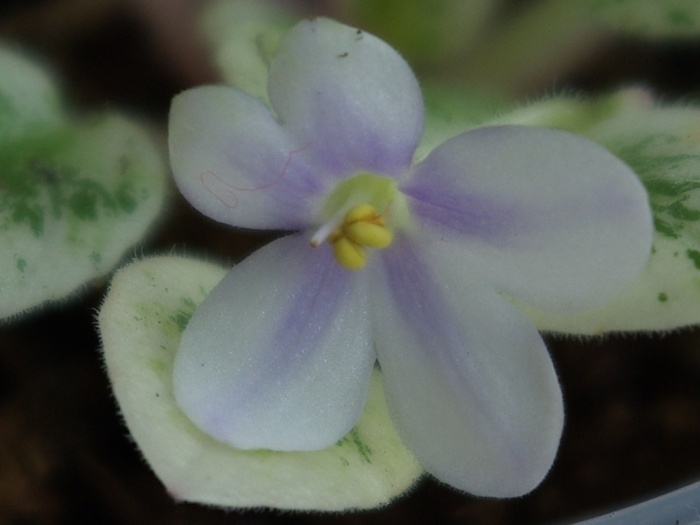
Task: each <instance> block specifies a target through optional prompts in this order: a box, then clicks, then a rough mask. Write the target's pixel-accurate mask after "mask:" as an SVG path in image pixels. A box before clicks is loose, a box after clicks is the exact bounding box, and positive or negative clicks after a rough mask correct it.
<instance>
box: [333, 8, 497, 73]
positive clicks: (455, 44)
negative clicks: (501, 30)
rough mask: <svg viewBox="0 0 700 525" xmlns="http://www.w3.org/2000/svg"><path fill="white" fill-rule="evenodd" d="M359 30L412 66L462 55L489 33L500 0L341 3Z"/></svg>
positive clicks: (431, 63) (444, 60) (433, 63)
mask: <svg viewBox="0 0 700 525" xmlns="http://www.w3.org/2000/svg"><path fill="white" fill-rule="evenodd" d="M340 3H341V4H345V5H344V8H345V9H346V10H347V11H348V12H350V13H351V14H352V17H353V20H354V21H355V23H356V24H357V25H358V26H359V27H362V28H363V29H365V30H366V31H369V32H370V33H373V34H376V35H378V36H379V37H380V38H382V39H383V40H385V41H386V42H388V43H389V44H390V45H391V46H392V47H394V48H395V49H397V50H398V51H399V52H400V53H401V54H402V55H404V56H405V57H406V59H407V60H408V61H409V62H410V63H411V64H412V65H414V66H426V67H430V66H433V67H434V66H435V63H436V62H443V63H445V62H447V63H448V64H449V62H448V61H450V60H454V59H455V58H456V57H460V56H461V55H463V54H464V53H465V52H466V51H467V50H468V49H469V47H470V46H471V45H472V44H473V43H474V42H475V41H476V40H477V39H478V38H479V37H480V36H482V35H484V34H485V33H487V32H488V30H489V29H491V21H492V19H493V18H495V15H496V14H498V11H499V8H500V7H501V2H500V0H472V1H469V2H464V1H463V0H432V1H430V2H407V1H406V0H341V2H340Z"/></svg>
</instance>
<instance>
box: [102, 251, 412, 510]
mask: <svg viewBox="0 0 700 525" xmlns="http://www.w3.org/2000/svg"><path fill="white" fill-rule="evenodd" d="M225 273H226V270H225V269H223V268H221V267H219V266H214V265H212V264H209V263H203V262H200V261H196V260H192V259H185V258H177V257H159V258H153V259H146V260H142V261H138V262H135V263H133V264H131V265H130V266H127V267H125V268H123V269H122V270H120V271H119V272H118V273H117V274H116V276H115V277H114V280H113V282H112V285H111V288H110V291H109V294H108V295H107V298H106V299H105V302H104V305H103V307H102V309H101V311H100V314H99V329H100V333H101V337H102V343H103V347H104V357H105V361H106V364H107V371H108V374H109V377H110V379H111V381H112V386H113V388H114V392H115V395H116V398H117V401H118V402H119V405H120V407H121V410H122V413H123V415H124V419H125V421H126V425H127V426H128V427H129V430H130V432H131V435H132V436H133V438H134V440H135V441H136V443H137V444H138V446H139V447H140V449H141V451H142V452H143V455H144V456H145V458H146V460H147V461H148V463H149V464H150V465H151V467H152V468H153V470H154V472H155V473H156V475H157V476H158V477H159V478H160V480H161V481H162V482H163V484H164V485H165V486H166V487H167V489H168V491H169V492H170V493H171V494H172V495H173V496H174V497H176V498H177V499H178V500H184V501H191V502H197V503H204V504H211V505H219V506H223V507H260V506H264V507H276V508H282V509H308V510H331V511H339V510H347V509H366V508H371V507H376V506H379V505H383V504H386V503H387V502H388V501H389V500H391V499H392V498H394V497H396V496H398V495H400V494H402V493H403V492H405V491H406V490H408V489H409V488H410V487H411V486H412V485H413V484H414V483H415V481H416V480H417V478H418V477H419V476H420V475H421V473H422V471H421V469H420V467H419V466H418V465H417V464H416V462H415V460H414V459H413V457H412V456H411V454H410V453H409V452H408V451H407V450H406V449H405V448H404V447H403V445H402V444H401V442H400V440H399V438H398V436H397V435H396V432H395V430H394V427H393V425H392V423H391V421H390V419H389V414H388V412H387V408H386V404H385V401H384V397H383V393H382V382H381V375H380V373H379V372H375V375H374V377H373V379H372V384H371V388H370V393H369V399H368V401H367V405H366V407H365V410H364V413H363V415H362V418H361V419H360V421H359V422H358V424H357V425H356V427H355V428H354V429H353V430H352V431H351V432H350V433H349V434H348V435H347V436H345V437H344V438H343V439H341V440H340V441H339V442H338V443H337V444H336V445H335V446H333V447H331V448H328V449H325V450H321V451H318V452H274V451H269V450H255V451H244V450H238V449H235V448H232V447H230V446H227V445H224V444H222V443H220V442H218V441H215V440H214V439H212V438H210V437H209V436H208V435H206V434H204V433H202V432H201V431H200V430H199V429H198V428H196V427H195V426H194V425H193V424H192V423H191V422H190V421H189V419H188V418H187V417H186V416H185V415H184V413H183V412H182V411H181V410H180V409H179V407H178V406H177V404H176V402H175V399H174V397H173V392H172V382H171V376H172V368H173V360H174V357H175V353H176V352H177V348H178V344H179V340H180V335H181V333H182V331H183V330H184V328H185V326H186V325H187V322H188V320H189V318H190V316H191V314H192V312H193V311H194V309H195V308H196V307H197V305H198V304H199V303H200V302H201V301H202V300H203V299H204V297H205V296H206V295H207V294H208V293H209V291H210V290H211V289H212V288H213V287H214V286H215V285H216V284H217V283H218V282H219V280H221V278H222V277H223V276H224V275H225ZM232 343H234V342H232ZM231 349H232V351H235V345H234V344H232V347H231Z"/></svg>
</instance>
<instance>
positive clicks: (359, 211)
mask: <svg viewBox="0 0 700 525" xmlns="http://www.w3.org/2000/svg"><path fill="white" fill-rule="evenodd" d="M393 238H394V235H393V233H392V232H391V230H389V229H388V228H387V227H386V226H385V225H384V218H383V217H382V216H381V215H379V214H378V213H377V211H376V210H375V209H374V207H373V206H371V205H369V204H360V205H358V206H355V207H354V208H352V209H350V210H349V211H348V212H347V213H346V214H345V217H344V218H343V222H342V223H341V224H340V225H339V226H338V227H337V228H336V229H335V230H333V232H332V233H331V234H330V235H329V236H328V242H329V243H330V244H331V245H333V254H334V256H335V259H336V261H338V264H340V265H341V266H342V267H343V268H346V269H348V270H359V269H360V268H363V267H364V266H365V263H366V262H367V251H366V250H365V247H368V248H376V249H381V248H386V247H387V246H389V245H390V244H391V241H392V240H393Z"/></svg>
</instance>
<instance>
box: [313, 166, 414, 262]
mask: <svg viewBox="0 0 700 525" xmlns="http://www.w3.org/2000/svg"><path fill="white" fill-rule="evenodd" d="M319 215H320V217H319V218H320V221H319V222H321V224H322V226H321V227H320V228H319V229H318V230H317V231H316V233H315V234H314V235H313V237H312V238H311V246H313V247H317V246H320V245H321V244H322V243H323V242H324V241H328V243H329V244H330V245H331V246H332V248H333V255H334V256H335V260H336V261H337V262H338V264H340V265H341V266H342V267H343V268H346V269H348V270H359V269H360V268H363V267H364V266H365V264H366V263H367V257H368V252H367V249H368V248H373V249H383V248H386V247H387V246H389V245H390V244H391V241H392V240H393V239H394V233H393V229H391V228H389V224H391V226H392V227H393V228H396V227H397V226H402V225H404V224H405V223H406V222H407V207H406V203H405V197H404V196H403V194H402V193H401V192H400V191H399V190H398V188H397V186H396V182H395V181H393V180H392V179H388V178H385V177H379V176H377V175H373V174H370V173H360V174H358V175H355V176H354V177H351V178H349V179H347V180H344V181H343V182H340V183H339V184H338V185H337V186H336V187H335V188H334V189H333V191H331V192H330V193H329V194H328V197H327V198H326V199H325V201H324V203H323V207H322V208H321V210H320V213H319Z"/></svg>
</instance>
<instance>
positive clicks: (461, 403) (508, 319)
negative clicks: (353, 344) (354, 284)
mask: <svg viewBox="0 0 700 525" xmlns="http://www.w3.org/2000/svg"><path fill="white" fill-rule="evenodd" d="M395 244H396V246H392V249H390V250H385V252H386V253H383V255H382V257H383V259H384V261H385V262H386V265H385V268H386V275H385V276H383V278H382V280H381V281H379V282H378V283H377V288H375V289H376V290H377V292H376V293H375V294H374V296H373V297H374V299H375V304H374V305H373V306H374V307H375V308H374V310H375V311H376V312H377V315H378V318H377V323H376V334H377V336H376V339H377V342H376V346H377V352H378V356H379V363H380V365H381V367H382V372H383V374H384V378H385V392H386V396H387V402H388V405H389V409H390V413H391V414H392V418H393V419H394V422H395V423H396V425H397V429H398V431H399V435H400V436H401V438H402V439H403V440H404V442H405V443H406V445H407V447H408V448H409V450H411V452H413V453H414V454H415V456H416V458H417V459H418V462H419V463H420V464H421V465H422V466H423V467H424V468H425V469H426V470H427V471H428V472H429V473H431V474H433V475H434V476H436V477H437V478H438V479H439V480H441V481H444V482H446V483H449V484H450V485H452V486H454V487H456V488H458V489H461V490H465V491H467V492H470V493H472V494H476V495H480V496H491V497H513V496H519V495H522V494H525V493H527V492H529V491H531V490H532V489H533V488H535V487H536V486H537V485H538V484H539V483H540V481H541V480H542V479H543V477H544V476H545V474H546V473H547V471H548V470H549V468H550V466H551V465H552V462H553V460H554V457H555V454H556V450H557V447H558V443H559V438H560V435H561V430H562V424H563V406H562V400H561V391H560V388H559V384H558V382H557V377H556V374H555V372H554V369H553V367H552V363H551V360H550V358H549V355H548V353H547V350H546V348H545V346H544V343H543V342H542V339H541V338H540V336H539V334H538V333H537V331H536V330H535V329H534V327H533V326H532V325H531V324H530V323H529V322H527V321H526V320H525V319H524V318H523V317H522V316H521V315H519V314H518V313H517V312H516V311H515V310H514V309H513V308H512V307H511V306H510V305H509V304H507V303H506V302H505V301H504V300H503V299H501V298H500V297H499V296H498V295H497V294H496V293H494V291H493V290H489V289H486V288H484V287H483V286H481V285H477V284H475V283H474V281H473V280H472V275H471V274H470V273H469V269H467V270H466V271H465V272H463V273H461V274H455V275H437V274H436V273H435V272H434V268H432V267H430V266H428V265H426V264H424V260H423V259H422V258H420V257H419V256H418V255H417V254H416V252H414V251H413V250H412V248H411V247H410V246H409V245H408V244H407V243H406V242H405V241H402V240H401V239H398V240H397V242H396V243H395ZM379 287H383V288H384V290H381V289H380V288H379Z"/></svg>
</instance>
